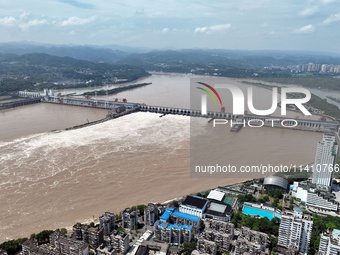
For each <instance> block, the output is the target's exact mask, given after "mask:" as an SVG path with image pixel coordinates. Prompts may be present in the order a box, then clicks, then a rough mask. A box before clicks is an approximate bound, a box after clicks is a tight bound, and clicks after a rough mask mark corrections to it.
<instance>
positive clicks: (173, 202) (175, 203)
mask: <svg viewBox="0 0 340 255" xmlns="http://www.w3.org/2000/svg"><path fill="white" fill-rule="evenodd" d="M171 203H172V205H173V206H174V207H179V203H178V201H177V200H173V201H172V202H171Z"/></svg>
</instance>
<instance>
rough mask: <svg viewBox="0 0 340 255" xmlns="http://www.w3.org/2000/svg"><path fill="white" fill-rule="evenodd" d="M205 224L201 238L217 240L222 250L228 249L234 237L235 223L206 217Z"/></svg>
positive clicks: (219, 249)
mask: <svg viewBox="0 0 340 255" xmlns="http://www.w3.org/2000/svg"><path fill="white" fill-rule="evenodd" d="M204 225H205V228H204V231H203V232H202V233H201V234H200V238H203V239H205V240H208V241H213V242H215V243H216V244H217V247H218V251H220V252H226V251H228V250H229V248H230V245H231V242H232V240H233V237H234V224H232V223H229V222H224V221H217V220H212V219H206V220H204Z"/></svg>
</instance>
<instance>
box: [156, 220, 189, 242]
mask: <svg viewBox="0 0 340 255" xmlns="http://www.w3.org/2000/svg"><path fill="white" fill-rule="evenodd" d="M192 236H193V234H192V226H189V225H177V224H170V223H167V222H163V221H156V222H155V224H154V238H155V240H158V241H163V242H166V243H171V244H181V243H189V242H191V240H192Z"/></svg>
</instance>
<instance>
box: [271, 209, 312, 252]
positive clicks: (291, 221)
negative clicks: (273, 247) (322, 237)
mask: <svg viewBox="0 0 340 255" xmlns="http://www.w3.org/2000/svg"><path fill="white" fill-rule="evenodd" d="M312 227H313V220H312V217H311V216H310V215H303V213H302V210H301V209H300V208H294V212H286V213H285V214H284V215H282V216H281V222H280V228H279V238H278V246H281V247H283V248H287V249H296V250H299V251H300V252H302V253H306V254H307V253H308V251H309V246H310V239H311V235H312Z"/></svg>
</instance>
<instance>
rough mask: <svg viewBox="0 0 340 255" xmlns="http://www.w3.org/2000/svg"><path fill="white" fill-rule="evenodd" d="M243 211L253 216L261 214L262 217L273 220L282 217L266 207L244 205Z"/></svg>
mask: <svg viewBox="0 0 340 255" xmlns="http://www.w3.org/2000/svg"><path fill="white" fill-rule="evenodd" d="M242 213H244V214H246V215H251V216H259V217H261V218H264V217H267V218H268V219H269V220H272V219H273V218H274V217H277V218H279V219H280V218H281V215H280V214H277V213H274V212H273V211H267V210H264V209H259V208H255V207H250V206H246V205H245V206H243V209H242Z"/></svg>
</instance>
